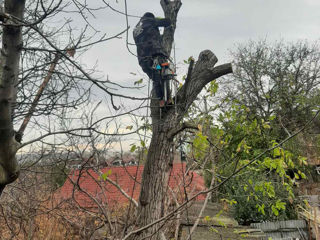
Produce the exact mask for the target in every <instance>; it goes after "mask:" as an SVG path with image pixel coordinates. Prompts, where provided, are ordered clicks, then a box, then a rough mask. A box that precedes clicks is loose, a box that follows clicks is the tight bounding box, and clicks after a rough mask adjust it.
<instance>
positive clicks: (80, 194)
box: [55, 159, 205, 208]
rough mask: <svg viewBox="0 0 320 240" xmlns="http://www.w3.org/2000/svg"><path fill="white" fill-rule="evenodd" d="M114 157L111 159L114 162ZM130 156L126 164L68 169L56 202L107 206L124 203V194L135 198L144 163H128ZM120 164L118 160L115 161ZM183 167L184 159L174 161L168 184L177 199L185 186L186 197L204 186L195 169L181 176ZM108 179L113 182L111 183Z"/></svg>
mask: <svg viewBox="0 0 320 240" xmlns="http://www.w3.org/2000/svg"><path fill="white" fill-rule="evenodd" d="M117 161H118V159H114V160H113V161H111V163H116V162H117ZM130 161H133V160H130V159H128V161H127V163H128V165H122V166H112V167H106V168H103V169H100V170H99V171H96V170H93V169H90V168H89V169H82V170H80V169H74V170H72V171H71V172H70V174H69V176H68V178H67V180H66V182H65V183H64V185H63V186H62V187H61V188H60V189H59V190H58V191H57V193H56V194H55V201H57V202H62V201H63V202H69V203H71V202H75V203H76V204H77V205H79V206H81V207H83V208H97V207H98V204H103V205H105V204H107V205H108V206H109V207H113V206H118V207H119V206H120V205H126V204H127V203H128V202H129V200H128V197H126V196H125V194H123V192H125V193H126V194H127V196H129V197H131V196H132V197H133V199H135V200H136V201H138V198H139V194H140V183H141V178H142V172H143V168H144V166H132V165H130V164H131V163H132V162H130ZM118 163H119V164H122V162H120V161H118V162H117V163H116V164H118ZM185 170H186V164H185V163H174V164H173V169H172V171H171V175H170V180H169V186H170V188H171V191H169V190H168V194H170V193H174V194H175V195H176V196H175V197H176V198H177V199H180V200H181V201H183V200H184V197H185V196H184V187H185V188H186V191H187V193H188V195H189V196H188V198H190V197H191V196H193V195H194V194H196V193H198V192H199V191H202V190H205V183H204V179H203V178H202V176H200V175H199V174H197V173H196V172H194V171H189V172H188V174H187V175H186V176H183V174H184V173H185ZM107 178H108V179H110V180H111V181H112V182H114V183H115V184H116V185H117V186H116V185H115V184H112V183H110V182H109V181H108V180H107ZM119 188H121V190H122V191H123V192H121V191H120V190H119ZM204 199H205V196H204V195H199V196H198V197H197V200H204Z"/></svg>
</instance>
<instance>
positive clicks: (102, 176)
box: [99, 169, 112, 181]
mask: <svg viewBox="0 0 320 240" xmlns="http://www.w3.org/2000/svg"><path fill="white" fill-rule="evenodd" d="M111 173H112V171H111V169H109V170H108V171H106V172H105V173H102V174H101V175H100V177H99V180H101V179H103V181H106V180H107V178H108V177H109V176H110V175H111Z"/></svg>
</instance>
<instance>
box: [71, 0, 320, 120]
mask: <svg viewBox="0 0 320 240" xmlns="http://www.w3.org/2000/svg"><path fill="white" fill-rule="evenodd" d="M105 1H107V2H108V3H109V4H110V5H111V6H112V7H114V8H116V9H118V10H120V11H124V0H105ZM101 2H102V1H101V0H90V1H89V2H88V3H89V4H90V5H91V4H92V5H94V6H98V5H100V6H101ZM159 2H160V0H127V3H128V14H132V15H137V16H142V15H143V14H144V13H145V12H147V11H149V12H153V13H155V15H156V16H157V17H163V13H162V9H161V6H160V3H159ZM182 3H183V5H182V7H181V9H180V12H179V15H178V22H177V29H176V34H175V45H176V56H177V62H178V66H179V67H180V68H179V69H180V70H178V73H180V74H183V73H184V72H185V67H186V66H184V67H183V66H182V65H183V64H182V63H183V60H184V59H188V57H189V56H193V57H195V58H196V59H197V57H198V55H199V53H200V52H201V51H202V50H204V49H210V50H212V51H213V52H214V53H215V54H216V56H217V57H218V59H219V63H220V64H222V63H225V62H229V61H232V59H231V57H230V54H229V51H230V50H232V49H235V45H236V44H241V43H246V42H248V41H249V40H261V39H267V40H268V41H270V42H272V41H276V40H284V41H298V40H309V41H314V40H319V38H320V36H319V26H320V0H182ZM67 17H71V18H72V16H67ZM138 20H139V19H138V18H135V17H129V25H130V30H129V41H130V42H131V43H133V39H132V30H133V28H134V26H135V25H136V23H137V22H138ZM89 21H90V23H91V24H92V25H93V26H94V27H95V28H96V29H97V30H99V31H100V32H101V34H103V33H106V34H107V35H108V36H113V35H115V34H117V33H119V32H121V31H123V30H124V29H125V28H126V19H125V16H123V15H121V14H118V13H115V12H114V11H112V10H111V9H109V8H107V9H103V10H101V11H98V12H95V18H92V17H91V18H90V19H89ZM74 24H75V26H76V27H77V28H79V29H80V28H82V27H83V26H85V22H83V21H82V22H81V20H79V18H76V19H75V21H74ZM122 36H123V37H122V39H113V40H110V41H108V42H104V43H102V44H99V45H97V46H95V47H92V48H91V49H89V51H88V52H87V53H85V54H84V55H82V56H81V58H80V60H81V62H82V63H84V64H86V65H87V66H88V67H90V66H93V65H96V64H97V66H98V67H97V69H98V70H99V71H100V74H99V75H100V76H101V73H102V75H104V76H105V77H106V76H107V75H108V77H109V79H110V80H111V81H113V82H117V83H121V84H123V85H127V86H132V85H133V83H134V81H136V80H138V79H139V78H141V76H145V75H144V74H143V72H142V71H141V69H140V67H139V65H138V61H137V59H136V57H135V56H133V55H132V54H130V53H129V51H128V50H127V48H126V38H125V35H122ZM130 49H131V50H132V51H133V52H134V53H136V49H135V46H130ZM179 63H180V64H179ZM179 71H180V72H179ZM131 72H134V73H138V76H134V75H132V74H130V73H131ZM139 74H140V75H139ZM104 79H105V78H104ZM122 93H124V94H131V95H139V96H147V91H146V89H143V90H142V91H140V92H136V91H135V92H131V93H130V92H129V90H125V92H122ZM104 97H105V94H104V93H103V94H98V95H97V98H101V99H102V98H104ZM97 100H99V99H97ZM116 101H119V99H116ZM117 103H118V104H119V102H117ZM122 103H123V104H124V105H125V106H129V108H130V107H132V105H134V104H137V103H132V101H129V100H122ZM109 109H110V108H108V107H107V106H106V105H103V104H101V105H100V108H99V110H98V112H99V113H100V114H101V116H105V115H110V114H112V113H110V110H109ZM121 110H122V111H125V110H126V109H123V108H122V109H121ZM125 121H129V117H127V118H126V119H125ZM125 124H126V123H125Z"/></svg>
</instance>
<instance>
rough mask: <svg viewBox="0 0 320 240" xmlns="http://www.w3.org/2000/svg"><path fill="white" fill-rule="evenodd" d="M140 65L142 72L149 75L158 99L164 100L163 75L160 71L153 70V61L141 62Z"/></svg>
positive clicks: (149, 59)
mask: <svg viewBox="0 0 320 240" xmlns="http://www.w3.org/2000/svg"><path fill="white" fill-rule="evenodd" d="M139 64H140V66H141V68H142V70H143V71H144V72H145V73H146V74H147V75H148V77H149V78H150V79H152V82H153V88H154V90H155V92H156V95H157V98H159V100H161V99H163V86H162V84H163V83H162V80H161V73H160V70H156V69H153V68H152V66H153V59H151V58H148V59H146V60H143V61H141V62H140V63H139Z"/></svg>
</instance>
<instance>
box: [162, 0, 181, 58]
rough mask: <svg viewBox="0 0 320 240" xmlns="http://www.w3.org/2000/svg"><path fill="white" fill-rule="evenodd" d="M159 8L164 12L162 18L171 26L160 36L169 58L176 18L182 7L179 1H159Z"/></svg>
mask: <svg viewBox="0 0 320 240" xmlns="http://www.w3.org/2000/svg"><path fill="white" fill-rule="evenodd" d="M160 4H161V7H162V9H163V12H164V16H165V17H166V18H169V19H170V20H171V26H169V27H167V28H165V29H164V32H163V35H162V44H163V46H164V49H165V51H166V53H167V55H168V56H170V53H171V49H172V44H173V42H174V32H175V30H176V24H177V16H178V12H179V10H180V7H181V6H182V2H181V0H174V1H169V0H161V1H160Z"/></svg>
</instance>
